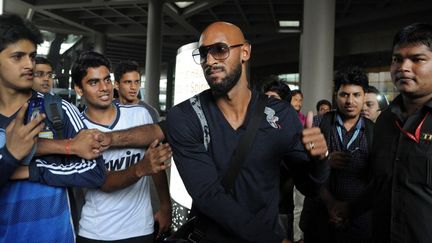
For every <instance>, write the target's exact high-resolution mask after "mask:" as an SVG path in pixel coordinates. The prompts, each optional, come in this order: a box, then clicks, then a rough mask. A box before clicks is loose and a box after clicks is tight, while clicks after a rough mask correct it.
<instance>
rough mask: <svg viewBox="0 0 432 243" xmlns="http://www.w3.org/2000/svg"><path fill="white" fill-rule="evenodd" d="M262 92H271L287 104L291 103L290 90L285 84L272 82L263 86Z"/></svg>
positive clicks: (278, 81)
mask: <svg viewBox="0 0 432 243" xmlns="http://www.w3.org/2000/svg"><path fill="white" fill-rule="evenodd" d="M263 91H264V93H265V92H267V91H273V92H275V93H277V94H278V95H279V96H280V97H281V99H282V100H286V101H288V102H290V101H291V95H290V91H291V89H290V88H289V86H288V85H287V84H285V83H284V82H283V81H281V80H274V81H272V82H270V83H268V84H266V85H264V87H263Z"/></svg>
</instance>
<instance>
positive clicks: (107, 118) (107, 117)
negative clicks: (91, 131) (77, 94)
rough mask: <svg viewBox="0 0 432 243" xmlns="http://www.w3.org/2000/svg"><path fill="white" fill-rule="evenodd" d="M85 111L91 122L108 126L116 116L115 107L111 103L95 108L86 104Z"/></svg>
mask: <svg viewBox="0 0 432 243" xmlns="http://www.w3.org/2000/svg"><path fill="white" fill-rule="evenodd" d="M85 113H86V115H87V117H88V118H89V119H90V120H91V121H92V122H95V123H98V124H101V125H105V126H109V125H111V124H112V123H113V122H114V120H115V118H116V114H117V109H116V107H115V106H114V105H113V104H111V105H110V106H109V107H108V108H96V107H90V106H88V107H87V109H86V111H85Z"/></svg>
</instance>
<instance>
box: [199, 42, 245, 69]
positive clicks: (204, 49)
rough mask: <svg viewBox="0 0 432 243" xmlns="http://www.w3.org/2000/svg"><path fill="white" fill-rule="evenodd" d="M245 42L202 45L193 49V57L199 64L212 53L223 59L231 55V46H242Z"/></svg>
mask: <svg viewBox="0 0 432 243" xmlns="http://www.w3.org/2000/svg"><path fill="white" fill-rule="evenodd" d="M244 44H245V43H243V44H237V45H232V46H228V45H227V44H225V43H215V44H213V45H208V46H201V47H199V48H197V49H195V50H193V51H192V57H193V59H194V61H195V62H196V63H197V64H203V63H205V62H206V60H207V55H208V54H209V53H210V55H212V57H213V58H214V59H216V60H218V61H221V60H225V59H227V58H228V57H229V54H230V49H231V48H235V47H240V46H243V45H244Z"/></svg>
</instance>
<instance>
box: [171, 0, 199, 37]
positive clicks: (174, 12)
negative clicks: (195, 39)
mask: <svg viewBox="0 0 432 243" xmlns="http://www.w3.org/2000/svg"><path fill="white" fill-rule="evenodd" d="M163 10H164V13H165V14H166V15H168V16H170V17H171V18H172V19H173V20H174V21H176V22H177V23H178V24H179V25H181V26H182V27H183V28H184V29H185V30H187V31H189V32H190V33H192V34H194V35H199V31H198V30H197V29H196V28H195V27H194V26H192V25H191V24H189V22H187V21H186V20H185V18H184V17H182V16H180V15H179V13H178V11H177V8H176V7H175V6H174V5H173V4H172V3H166V4H165V5H164V8H163Z"/></svg>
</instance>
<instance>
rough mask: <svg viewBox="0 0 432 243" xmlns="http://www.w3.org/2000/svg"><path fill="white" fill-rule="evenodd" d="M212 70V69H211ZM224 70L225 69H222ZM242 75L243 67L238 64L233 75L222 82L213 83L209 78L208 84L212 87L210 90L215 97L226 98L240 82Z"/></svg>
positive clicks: (229, 75)
mask: <svg viewBox="0 0 432 243" xmlns="http://www.w3.org/2000/svg"><path fill="white" fill-rule="evenodd" d="M209 68H211V67H209ZM220 68H223V67H220ZM241 74H242V66H241V64H238V65H237V66H236V67H235V69H234V70H233V71H232V73H230V74H228V75H227V77H225V78H224V79H223V80H222V81H221V82H219V83H213V82H211V80H209V79H210V78H208V77H207V75H206V79H207V83H208V85H209V86H210V89H211V91H212V93H213V96H215V97H226V96H227V95H228V92H229V91H230V90H231V89H232V88H233V87H234V86H235V85H236V84H237V83H238V81H239V80H240V76H241Z"/></svg>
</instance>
